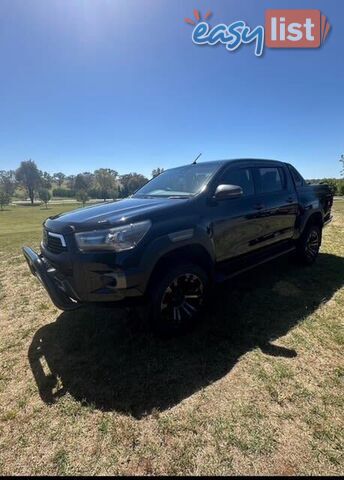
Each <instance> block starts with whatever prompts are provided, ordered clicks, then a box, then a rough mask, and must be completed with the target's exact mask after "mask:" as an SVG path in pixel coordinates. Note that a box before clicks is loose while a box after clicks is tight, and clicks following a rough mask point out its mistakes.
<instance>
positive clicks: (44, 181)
mask: <svg viewBox="0 0 344 480" xmlns="http://www.w3.org/2000/svg"><path fill="white" fill-rule="evenodd" d="M39 173H40V176H41V186H42V187H43V188H47V189H50V188H51V184H52V181H53V178H52V176H51V175H50V173H48V172H42V171H41V170H40V171H39Z"/></svg>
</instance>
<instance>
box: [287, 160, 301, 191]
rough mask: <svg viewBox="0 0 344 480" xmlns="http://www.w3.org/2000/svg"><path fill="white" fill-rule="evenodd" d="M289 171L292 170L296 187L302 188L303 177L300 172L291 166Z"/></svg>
mask: <svg viewBox="0 0 344 480" xmlns="http://www.w3.org/2000/svg"><path fill="white" fill-rule="evenodd" d="M289 170H290V173H291V176H292V177H293V179H294V182H295V185H296V186H297V187H301V185H303V178H302V177H301V175H300V174H299V172H298V171H297V170H296V168H294V167H292V166H291V165H290V166H289Z"/></svg>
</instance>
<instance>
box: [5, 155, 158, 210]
mask: <svg viewBox="0 0 344 480" xmlns="http://www.w3.org/2000/svg"><path fill="white" fill-rule="evenodd" d="M163 171H164V169H163V168H160V167H158V168H156V169H154V170H153V171H152V177H155V176H157V175H159V174H160V173H162V172H163ZM147 182H148V178H146V177H145V176H144V175H142V174H140V173H136V172H131V173H127V174H124V175H119V174H118V172H117V171H116V170H112V169H110V168H99V169H97V170H95V171H94V172H83V173H78V174H77V175H65V174H64V173H63V172H56V173H54V174H52V175H51V174H49V173H48V172H44V171H42V170H39V168H38V167H37V165H36V163H35V162H34V161H33V160H26V161H23V162H21V164H20V166H19V167H18V168H17V170H0V206H1V210H2V209H3V207H4V206H5V205H8V204H9V203H10V202H11V200H12V198H13V197H15V198H22V199H25V200H26V199H27V198H29V200H30V202H31V205H33V204H34V202H35V199H37V198H38V199H39V200H40V201H42V202H43V203H44V204H45V205H46V207H47V205H48V202H49V201H50V200H51V198H52V197H55V198H76V200H77V201H78V202H81V203H82V204H83V205H85V203H86V202H87V201H88V200H89V199H90V198H96V199H102V200H103V201H105V200H107V199H112V200H116V199H118V198H125V197H127V196H129V195H131V194H132V193H134V192H135V191H136V190H138V189H139V188H141V187H142V186H143V185H145V184H146V183H147Z"/></svg>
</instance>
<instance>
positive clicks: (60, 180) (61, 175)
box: [53, 172, 66, 187]
mask: <svg viewBox="0 0 344 480" xmlns="http://www.w3.org/2000/svg"><path fill="white" fill-rule="evenodd" d="M65 178H66V175H65V174H64V173H62V172H57V173H54V174H53V179H54V182H56V183H57V185H58V186H59V187H61V185H62V184H63V182H64V180H65Z"/></svg>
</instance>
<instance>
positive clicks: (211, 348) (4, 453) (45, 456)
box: [0, 200, 344, 475]
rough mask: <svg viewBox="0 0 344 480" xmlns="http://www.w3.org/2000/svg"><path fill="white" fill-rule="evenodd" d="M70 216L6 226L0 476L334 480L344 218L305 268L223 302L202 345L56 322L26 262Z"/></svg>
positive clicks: (284, 269) (3, 219)
mask: <svg viewBox="0 0 344 480" xmlns="http://www.w3.org/2000/svg"><path fill="white" fill-rule="evenodd" d="M71 208H75V204H74V205H53V206H51V207H50V208H49V210H45V208H41V207H39V206H38V207H19V206H17V207H12V208H10V209H7V210H6V211H4V212H0V360H1V361H0V474H1V475H5V474H41V475H42V474H48V475H50V474H239V475H242V474H259V475H263V474H278V475H293V474H300V475H304V474H313V475H318V474H327V475H330V474H334V475H339V474H342V473H343V471H344V465H343V463H344V462H343V445H344V436H343V432H344V422H343V407H344V401H343V399H344V389H343V382H344V366H343V364H344V362H343V346H344V345H343V344H344V324H343V319H344V288H343V281H344V202H343V201H341V200H338V201H336V202H335V206H334V221H333V222H332V224H330V225H329V226H328V227H327V228H326V229H325V231H324V240H323V246H322V250H321V254H320V256H319V259H318V261H317V263H316V264H315V265H314V266H313V267H311V268H302V267H299V266H297V265H295V264H294V263H293V262H292V260H291V259H288V258H284V259H280V260H278V261H276V262H273V263H271V264H269V265H266V266H264V267H261V268H257V269H255V270H254V271H252V272H251V273H249V274H246V275H245V276H243V277H241V278H240V279H236V280H235V281H232V282H229V283H226V284H225V285H223V286H221V287H220V288H219V289H218V291H217V293H216V295H215V297H214V298H213V300H212V305H211V307H210V308H209V309H208V311H207V312H206V313H205V318H204V322H203V324H202V325H200V327H199V328H198V329H197V331H196V332H194V333H193V334H190V335H188V336H186V337H184V338H180V339H174V340H170V341H162V340H158V339H156V338H154V337H153V336H152V335H151V334H149V333H148V332H147V331H146V330H145V329H144V328H142V326H141V325H140V323H139V322H138V319H137V318H136V316H135V315H133V314H128V312H127V311H125V310H119V309H113V310H108V309H94V308H88V309H83V310H79V311H78V312H74V313H62V312H60V311H58V310H57V309H56V308H55V307H54V306H53V305H52V304H51V302H50V301H49V299H48V298H47V295H46V294H45V292H44V290H43V289H42V287H41V286H40V285H39V283H38V282H37V281H36V280H35V279H34V278H33V277H32V276H31V275H30V274H29V271H28V268H27V266H26V264H25V262H24V259H23V257H22V254H21V251H20V247H21V246H22V245H24V244H25V245H31V246H33V247H35V248H38V246H39V242H40V239H41V224H42V221H43V220H44V219H45V218H46V217H47V216H48V215H53V214H56V213H58V212H60V211H67V210H69V209H71Z"/></svg>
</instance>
